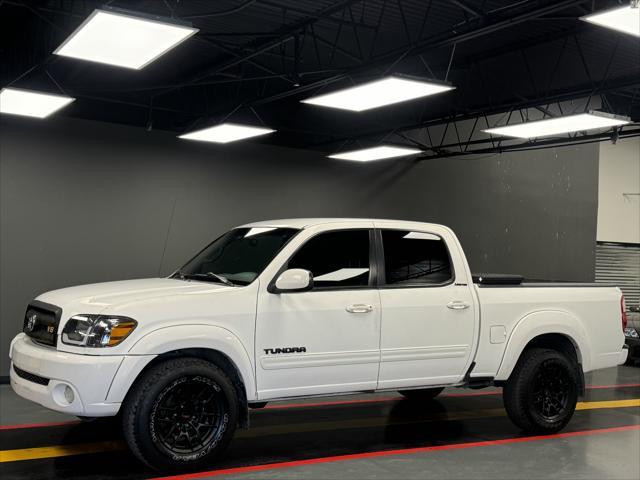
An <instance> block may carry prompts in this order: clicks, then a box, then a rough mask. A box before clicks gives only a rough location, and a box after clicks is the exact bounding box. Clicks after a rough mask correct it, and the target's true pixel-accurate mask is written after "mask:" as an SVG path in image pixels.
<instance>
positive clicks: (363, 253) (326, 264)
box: [287, 230, 370, 289]
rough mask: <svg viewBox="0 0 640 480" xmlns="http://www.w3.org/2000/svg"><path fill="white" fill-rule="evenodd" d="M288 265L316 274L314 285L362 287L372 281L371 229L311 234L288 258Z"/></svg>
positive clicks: (318, 286)
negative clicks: (370, 260)
mask: <svg viewBox="0 0 640 480" xmlns="http://www.w3.org/2000/svg"><path fill="white" fill-rule="evenodd" d="M287 268H303V269H305V270H309V271H310V272H311V273H312V274H313V286H314V289H316V288H323V287H325V288H326V287H363V286H367V285H368V284H369V272H370V265H369V230H342V231H336V232H327V233H321V234H320V235H317V236H315V237H313V238H311V239H310V240H309V241H307V243H305V244H304V245H303V246H302V248H300V250H298V251H297V252H296V253H295V254H294V256H293V257H292V258H291V260H289V263H288V265H287Z"/></svg>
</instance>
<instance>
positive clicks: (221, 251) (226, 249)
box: [177, 227, 298, 285]
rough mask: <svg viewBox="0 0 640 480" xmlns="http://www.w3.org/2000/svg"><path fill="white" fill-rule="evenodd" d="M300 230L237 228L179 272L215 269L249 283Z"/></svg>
mask: <svg viewBox="0 0 640 480" xmlns="http://www.w3.org/2000/svg"><path fill="white" fill-rule="evenodd" d="M297 232H298V230H295V229H293V228H275V227H256V228H236V229H235V230H231V231H229V232H227V233H225V234H224V235H223V236H221V237H220V238H218V239H217V240H216V241H214V242H213V243H212V244H211V245H209V246H208V247H207V248H205V249H204V250H203V251H202V252H200V253H199V254H198V255H197V256H196V257H195V258H193V259H192V260H190V261H189V263H187V264H186V265H185V266H184V267H182V268H181V269H180V273H179V274H178V275H177V276H181V275H206V274H207V273H209V272H211V273H215V274H217V275H222V276H224V277H225V278H227V279H229V280H231V281H232V282H233V283H236V284H238V285H248V284H249V283H251V282H252V281H253V280H254V279H255V278H256V277H257V276H258V275H260V273H261V272H262V270H264V268H265V267H266V266H267V265H268V264H269V262H270V261H271V259H272V258H273V257H275V255H276V253H278V252H279V251H280V249H281V248H282V247H283V246H284V245H285V244H286V243H287V242H288V241H289V240H290V239H291V238H292V237H293V236H294V235H295V234H296V233H297ZM202 280H203V281H204V280H206V278H202Z"/></svg>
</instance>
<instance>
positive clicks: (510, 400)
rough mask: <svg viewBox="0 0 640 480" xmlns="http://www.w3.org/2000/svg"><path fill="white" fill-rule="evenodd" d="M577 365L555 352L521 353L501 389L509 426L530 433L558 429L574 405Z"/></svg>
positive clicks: (566, 420) (569, 417) (571, 411)
mask: <svg viewBox="0 0 640 480" xmlns="http://www.w3.org/2000/svg"><path fill="white" fill-rule="evenodd" d="M578 384H579V381H578V375H577V365H576V364H575V363H574V362H572V361H570V360H569V359H568V358H567V357H566V356H564V355H563V354H561V353H560V352H558V351H556V350H551V349H546V348H531V349H529V350H525V351H524V352H523V353H522V356H521V357H520V360H518V364H517V365H516V367H515V369H514V370H513V372H512V373H511V376H510V377H509V380H508V381H507V383H506V384H505V386H504V390H503V398H504V406H505V409H506V410H507V414H508V415H509V418H510V419H511V421H512V422H513V423H515V424H516V425H517V426H518V427H520V428H522V429H523V430H525V431H527V432H530V433H553V432H557V431H559V430H562V429H563V428H564V427H565V426H566V425H567V423H569V420H571V417H572V416H573V413H574V411H575V409H576V404H577V402H578V389H579V387H578Z"/></svg>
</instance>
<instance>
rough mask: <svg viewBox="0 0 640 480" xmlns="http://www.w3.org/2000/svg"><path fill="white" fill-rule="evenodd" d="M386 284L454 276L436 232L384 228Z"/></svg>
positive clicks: (422, 282) (432, 281) (425, 282)
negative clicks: (434, 233)
mask: <svg viewBox="0 0 640 480" xmlns="http://www.w3.org/2000/svg"><path fill="white" fill-rule="evenodd" d="M382 244H383V248H384V265H385V279H386V283H387V284H392V285H393V284H395V285H401V284H413V285H431V284H438V283H444V282H447V281H448V280H451V277H452V274H451V263H450V262H449V254H448V252H447V247H446V245H445V243H444V241H443V240H442V239H441V238H440V237H438V236H437V235H433V234H431V233H423V232H410V231H406V230H405V231H402V230H383V231H382Z"/></svg>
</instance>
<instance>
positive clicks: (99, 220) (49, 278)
mask: <svg viewBox="0 0 640 480" xmlns="http://www.w3.org/2000/svg"><path fill="white" fill-rule="evenodd" d="M0 122H1V123H0V192H1V197H0V220H1V222H0V337H1V343H0V375H6V374H7V371H8V365H9V364H8V358H7V350H8V345H9V342H10V339H11V338H12V337H13V336H14V335H15V334H16V333H17V332H18V331H19V330H20V328H21V324H22V317H23V314H24V308H25V306H26V304H27V302H29V300H31V299H32V298H33V297H34V296H36V295H38V294H39V293H41V292H44V291H47V290H51V289H55V288H60V287H65V286H69V285H74V284H82V283H89V282H98V281H105V280H116V279H126V278H135V277H151V276H157V275H165V274H167V273H169V272H170V271H172V270H173V269H174V268H176V267H177V266H179V265H180V264H181V263H182V262H184V261H185V260H186V259H188V258H189V257H190V256H191V255H192V254H193V253H194V252H196V251H197V250H198V249H199V248H201V247H202V246H203V245H204V244H206V243H208V242H209V241H210V240H211V239H213V238H214V237H216V236H217V235H219V234H220V233H222V232H223V231H224V230H226V229H228V228H230V227H232V226H234V225H237V224H241V223H245V222H248V221H252V220H260V219H269V218H281V217H301V216H303V217H310V216H346V217H350V216H364V217H387V218H399V219H409V220H422V221H430V222H439V223H444V224H446V225H449V226H451V227H452V228H454V229H455V230H456V231H457V233H458V235H459V237H460V239H461V241H462V244H463V246H464V248H465V249H466V252H467V255H468V258H469V260H470V263H471V267H472V269H473V270H474V271H497V272H519V273H522V274H524V275H526V276H528V277H530V278H548V279H562V280H586V281H590V280H592V279H593V275H594V246H595V235H596V210H597V205H596V202H597V175H598V163H597V162H598V160H597V145H589V146H582V147H565V148H561V149H548V150H541V151H532V152H523V153H517V154H505V155H502V156H491V157H486V158H480V159H468V158H464V159H457V158H451V159H442V160H434V161H425V162H421V163H414V162H412V161H406V160H400V161H393V160H392V161H388V162H379V163H373V164H359V163H351V162H340V161H334V160H329V159H327V158H324V157H323V156H322V155H320V154H318V153H315V152H308V151H301V150H291V149H284V148H279V147H271V146H265V145H259V144H252V143H244V144H237V145H226V146H215V145H207V144H201V143H192V142H187V141H182V140H178V139H176V138H174V136H173V135H172V134H168V133H163V132H151V133H148V132H146V131H144V130H142V129H134V128H130V127H122V126H116V125H110V124H104V123H93V122H85V121H79V120H70V119H65V118H60V117H58V118H53V119H48V120H45V121H37V120H28V119H26V120H25V119H17V118H13V117H8V116H3V117H2V118H1V119H0Z"/></svg>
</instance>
